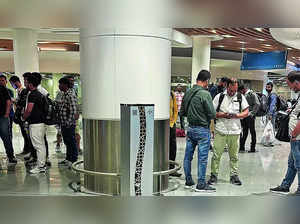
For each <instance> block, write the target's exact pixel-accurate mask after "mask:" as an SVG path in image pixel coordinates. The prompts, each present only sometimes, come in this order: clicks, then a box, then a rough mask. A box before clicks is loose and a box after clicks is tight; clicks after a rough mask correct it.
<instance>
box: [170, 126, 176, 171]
mask: <svg viewBox="0 0 300 224" xmlns="http://www.w3.org/2000/svg"><path fill="white" fill-rule="evenodd" d="M176 151H177V144H176V124H174V126H173V128H171V127H170V147H169V160H172V161H175V159H176ZM169 167H170V169H173V168H175V165H173V164H170V166H169Z"/></svg>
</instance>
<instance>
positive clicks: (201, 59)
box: [191, 36, 211, 85]
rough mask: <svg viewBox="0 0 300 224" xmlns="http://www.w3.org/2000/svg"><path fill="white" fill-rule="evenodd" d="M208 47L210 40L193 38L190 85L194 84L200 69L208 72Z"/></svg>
mask: <svg viewBox="0 0 300 224" xmlns="http://www.w3.org/2000/svg"><path fill="white" fill-rule="evenodd" d="M210 47H211V39H210V38H208V37H199V36H194V37H193V58H192V80H191V82H192V85H193V84H195V83H196V79H197V75H198V73H199V72H200V71H201V70H202V69H205V70H207V71H209V66H210Z"/></svg>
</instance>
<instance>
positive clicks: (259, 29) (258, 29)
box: [254, 28, 263, 32]
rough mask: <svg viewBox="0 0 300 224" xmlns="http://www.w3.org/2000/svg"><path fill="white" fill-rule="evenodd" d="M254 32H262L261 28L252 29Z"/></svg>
mask: <svg viewBox="0 0 300 224" xmlns="http://www.w3.org/2000/svg"><path fill="white" fill-rule="evenodd" d="M254 29H255V30H257V31H259V32H262V31H263V28H254Z"/></svg>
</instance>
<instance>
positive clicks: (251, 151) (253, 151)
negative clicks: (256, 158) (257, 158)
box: [248, 150, 258, 153]
mask: <svg viewBox="0 0 300 224" xmlns="http://www.w3.org/2000/svg"><path fill="white" fill-rule="evenodd" d="M256 152H258V151H256V150H250V151H248V153H256Z"/></svg>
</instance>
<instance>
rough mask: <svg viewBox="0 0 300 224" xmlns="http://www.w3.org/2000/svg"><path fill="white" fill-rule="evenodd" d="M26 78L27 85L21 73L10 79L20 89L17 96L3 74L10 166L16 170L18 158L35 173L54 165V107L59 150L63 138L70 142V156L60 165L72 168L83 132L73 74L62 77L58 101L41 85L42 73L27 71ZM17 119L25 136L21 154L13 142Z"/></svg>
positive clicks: (3, 132)
mask: <svg viewBox="0 0 300 224" xmlns="http://www.w3.org/2000/svg"><path fill="white" fill-rule="evenodd" d="M23 79H24V87H23V85H22V82H21V80H20V78H19V77H18V76H12V77H11V78H10V79H9V82H10V83H11V86H12V87H13V88H14V89H15V91H16V97H14V94H13V91H11V90H10V89H8V88H7V87H6V85H7V77H6V76H5V75H0V104H1V105H0V137H1V139H2V141H3V143H4V148H5V152H6V155H7V160H8V163H7V166H8V167H7V168H8V169H11V170H13V169H14V167H15V166H16V164H17V162H18V160H17V158H18V159H20V160H23V161H24V164H25V166H26V169H27V170H28V172H29V173H31V174H37V173H45V172H46V170H47V169H49V168H50V167H51V162H50V160H49V147H48V141H47V136H46V130H47V124H48V122H47V115H48V113H49V108H50V107H51V110H53V114H55V117H56V119H55V123H51V124H56V127H57V129H58V134H57V148H56V150H57V152H60V144H61V142H62V140H63V142H64V144H65V145H66V158H65V159H64V160H63V161H60V162H59V163H58V165H59V166H67V167H71V166H72V163H74V162H76V161H77V158H78V152H79V149H80V147H79V146H80V135H79V132H78V131H76V124H77V125H78V118H79V111H78V105H77V94H76V92H75V90H74V88H73V86H74V79H73V77H72V76H66V77H62V78H61V79H60V80H59V90H60V91H59V93H58V95H59V97H57V98H56V99H55V100H51V99H50V98H49V93H48V92H47V90H46V89H44V88H43V87H42V86H41V81H42V76H41V74H40V73H38V72H32V73H31V72H26V73H24V74H23ZM13 122H14V123H16V124H18V126H19V128H20V130H21V133H22V137H23V139H24V146H23V150H22V152H21V153H19V154H17V155H15V153H14V148H13V144H12V138H13V132H12V124H13ZM78 141H79V143H78Z"/></svg>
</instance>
